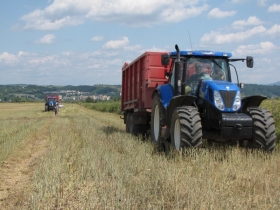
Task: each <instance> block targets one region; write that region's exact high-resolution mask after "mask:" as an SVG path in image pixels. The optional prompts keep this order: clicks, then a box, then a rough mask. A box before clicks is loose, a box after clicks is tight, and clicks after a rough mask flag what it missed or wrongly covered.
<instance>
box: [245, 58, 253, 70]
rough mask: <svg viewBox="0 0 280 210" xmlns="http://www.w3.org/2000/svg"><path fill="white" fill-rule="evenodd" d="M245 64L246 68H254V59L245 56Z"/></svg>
mask: <svg viewBox="0 0 280 210" xmlns="http://www.w3.org/2000/svg"><path fill="white" fill-rule="evenodd" d="M246 64H247V67H248V68H253V66H254V59H253V57H252V56H247V57H246Z"/></svg>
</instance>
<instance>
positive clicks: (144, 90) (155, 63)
mask: <svg viewBox="0 0 280 210" xmlns="http://www.w3.org/2000/svg"><path fill="white" fill-rule="evenodd" d="M162 54H164V52H146V53H144V54H142V55H141V56H140V57H138V58H137V59H135V60H134V61H133V62H131V63H130V64H128V63H125V64H124V65H123V67H122V100H121V109H122V111H124V110H129V109H151V108H152V93H153V91H154V90H155V89H156V87H157V86H158V85H161V84H165V83H167V82H168V80H167V79H166V77H165V75H166V73H167V72H168V71H169V68H170V67H169V66H162V64H161V55H162Z"/></svg>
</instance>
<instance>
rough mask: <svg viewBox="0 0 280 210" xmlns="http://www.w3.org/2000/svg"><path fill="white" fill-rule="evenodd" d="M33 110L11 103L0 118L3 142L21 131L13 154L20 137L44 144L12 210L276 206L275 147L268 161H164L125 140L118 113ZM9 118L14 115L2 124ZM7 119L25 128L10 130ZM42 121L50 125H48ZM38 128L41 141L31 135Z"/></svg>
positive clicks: (195, 156) (210, 153) (216, 157)
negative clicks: (24, 187) (26, 124)
mask: <svg viewBox="0 0 280 210" xmlns="http://www.w3.org/2000/svg"><path fill="white" fill-rule="evenodd" d="M2 106H3V105H2V104H1V105H0V108H1V107H2ZM34 106H35V105H34ZM37 106H38V108H34V107H33V108H32V109H31V107H30V110H29V109H28V108H26V109H24V110H22V112H20V113H19V112H17V111H15V110H18V109H20V108H21V105H18V106H16V105H15V106H14V107H13V108H12V109H11V110H5V109H4V110H5V113H6V114H5V113H1V114H0V119H1V123H4V122H3V121H4V120H3V119H5V121H7V122H5V123H4V124H2V129H4V130H5V131H6V133H5V135H6V136H7V140H6V141H9V139H10V138H11V139H12V138H13V136H14V135H19V136H20V134H14V133H13V132H12V131H11V130H10V128H11V129H13V130H17V131H18V133H22V135H21V136H22V140H19V141H18V143H19V144H20V142H22V143H21V147H17V146H14V147H13V148H14V149H13V151H14V152H15V151H16V150H17V149H16V148H21V150H22V151H24V143H23V142H25V141H27V139H33V140H35V139H37V140H38V139H44V141H46V146H47V148H48V149H46V150H45V151H44V153H41V156H40V158H36V159H34V162H33V166H32V169H33V172H32V173H30V182H29V185H28V190H25V193H23V194H22V195H21V196H20V197H18V198H17V203H16V205H15V208H17V209H279V207H280V176H279V175H280V168H279V164H280V158H279V157H280V151H279V149H278V147H277V149H276V151H275V152H274V154H272V155H271V154H266V153H263V152H261V151H254V152H246V151H245V150H243V149H240V148H227V149H225V148H203V149H200V150H187V151H185V152H182V153H176V154H173V155H169V156H166V155H164V154H158V153H155V152H154V150H153V146H152V145H151V143H150V142H148V141H142V140H141V139H140V138H137V137H133V136H131V135H128V134H126V133H125V127H124V124H123V121H122V120H121V119H120V118H119V116H118V115H115V114H109V113H101V112H97V111H93V110H86V109H85V108H83V107H81V106H79V105H75V104H64V108H62V109H61V111H60V113H59V115H58V116H57V117H55V118H54V116H53V113H44V112H41V110H43V106H42V105H41V104H37ZM1 110H2V111H3V109H1ZM8 113H14V116H17V117H16V118H15V117H11V118H9V117H7V116H8V115H9V114H8ZM16 113H17V114H16ZM24 113H25V114H24ZM36 113H37V114H36ZM28 116H30V117H28ZM13 120H18V122H25V120H26V121H27V122H29V124H28V126H27V127H24V126H23V124H24V123H19V126H21V127H20V128H18V127H17V126H16V125H14V127H9V126H11V125H12V124H13ZM46 120H47V121H51V123H50V124H49V125H48V126H46V124H44V123H45V121H46ZM9 121H10V122H9ZM40 127H41V128H42V129H43V130H44V132H42V136H40V133H39V132H36V134H34V133H33V134H32V130H34V131H36V129H37V130H38V129H39V128H40ZM29 128H32V130H31V131H28V132H27V131H25V130H26V129H27V130H29ZM25 132H27V133H25ZM1 135H2V132H1ZM28 136H29V137H32V138H28ZM34 137H36V138H34ZM29 141H31V140H29ZM15 144H17V143H15ZM1 148H2V147H1ZM0 152H1V153H2V151H0ZM12 154H13V153H9V155H6V156H7V157H10V156H12ZM0 173H1V171H0ZM0 175H1V174H0ZM1 176H2V175H1ZM11 199H12V198H11ZM14 199H15V198H14ZM8 201H9V200H7V202H8Z"/></svg>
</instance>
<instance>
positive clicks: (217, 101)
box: [214, 90, 225, 111]
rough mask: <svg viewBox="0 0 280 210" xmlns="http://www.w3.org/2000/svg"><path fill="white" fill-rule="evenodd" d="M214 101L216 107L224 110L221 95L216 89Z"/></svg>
mask: <svg viewBox="0 0 280 210" xmlns="http://www.w3.org/2000/svg"><path fill="white" fill-rule="evenodd" d="M214 103H215V106H216V107H217V108H218V109H220V110H222V111H224V109H225V106H224V102H223V99H222V97H221V94H220V93H219V92H218V91H216V90H214Z"/></svg>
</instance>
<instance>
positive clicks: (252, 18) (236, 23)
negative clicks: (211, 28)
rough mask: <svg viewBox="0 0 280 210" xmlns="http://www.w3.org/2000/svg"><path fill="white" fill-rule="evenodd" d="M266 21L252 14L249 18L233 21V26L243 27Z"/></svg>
mask: <svg viewBox="0 0 280 210" xmlns="http://www.w3.org/2000/svg"><path fill="white" fill-rule="evenodd" d="M263 23H264V22H263V21H261V20H260V19H259V18H257V17H256V16H250V17H248V19H247V20H237V21H234V22H233V23H232V26H233V27H235V28H243V27H244V26H257V25H261V24H263Z"/></svg>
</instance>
